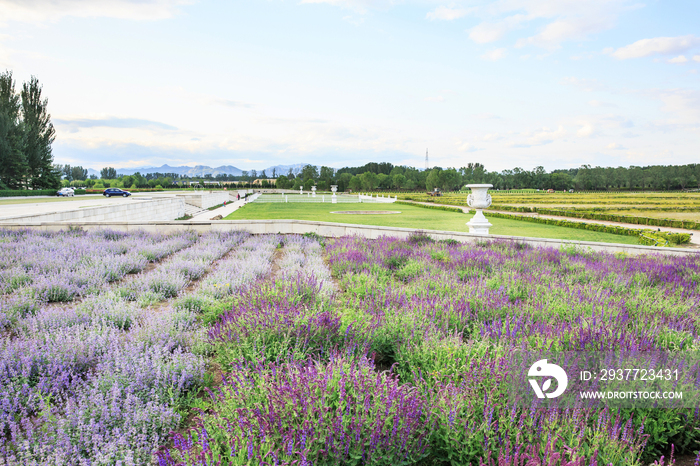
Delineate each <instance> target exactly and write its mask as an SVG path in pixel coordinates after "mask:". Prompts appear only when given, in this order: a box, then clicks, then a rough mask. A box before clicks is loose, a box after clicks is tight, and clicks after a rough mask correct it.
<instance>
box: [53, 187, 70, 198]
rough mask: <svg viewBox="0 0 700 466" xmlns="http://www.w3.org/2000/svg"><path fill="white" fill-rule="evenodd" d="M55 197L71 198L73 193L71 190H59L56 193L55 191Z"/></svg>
mask: <svg viewBox="0 0 700 466" xmlns="http://www.w3.org/2000/svg"><path fill="white" fill-rule="evenodd" d="M56 196H59V197H60V196H66V197H73V196H75V191H74V190H73V188H61V189H59V190H58V191H56Z"/></svg>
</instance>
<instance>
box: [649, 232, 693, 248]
mask: <svg viewBox="0 0 700 466" xmlns="http://www.w3.org/2000/svg"><path fill="white" fill-rule="evenodd" d="M639 242H640V243H641V244H644V245H646V246H671V245H672V244H685V243H689V242H690V234H689V233H668V232H665V231H654V230H642V234H641V235H639Z"/></svg>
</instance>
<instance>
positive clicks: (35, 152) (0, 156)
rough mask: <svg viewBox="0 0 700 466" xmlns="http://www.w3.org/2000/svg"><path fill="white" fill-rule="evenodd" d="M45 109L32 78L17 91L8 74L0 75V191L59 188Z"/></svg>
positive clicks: (45, 105)
mask: <svg viewBox="0 0 700 466" xmlns="http://www.w3.org/2000/svg"><path fill="white" fill-rule="evenodd" d="M47 107H48V99H45V98H42V96H41V85H40V84H39V81H38V79H37V78H36V77H34V76H32V77H31V78H30V80H29V81H28V82H25V83H23V84H22V89H21V91H19V92H17V90H16V89H15V81H14V79H13V77H12V72H11V71H5V72H4V73H0V189H55V188H58V187H60V185H61V174H60V173H59V172H58V170H56V168H55V167H54V166H53V154H52V152H51V144H52V143H53V141H54V139H55V134H56V132H55V130H54V127H53V124H52V123H51V116H50V115H49V113H48V111H47Z"/></svg>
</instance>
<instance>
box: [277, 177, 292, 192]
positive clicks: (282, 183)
mask: <svg viewBox="0 0 700 466" xmlns="http://www.w3.org/2000/svg"><path fill="white" fill-rule="evenodd" d="M275 186H276V187H278V188H280V189H288V188H289V187H290V186H291V184H290V182H289V178H287V177H286V176H284V175H280V176H279V177H277V183H276V184H275Z"/></svg>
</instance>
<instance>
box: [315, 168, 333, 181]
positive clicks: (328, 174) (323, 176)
mask: <svg viewBox="0 0 700 466" xmlns="http://www.w3.org/2000/svg"><path fill="white" fill-rule="evenodd" d="M334 175H335V170H333V169H332V168H331V167H326V166H323V167H321V172H320V173H319V175H318V178H319V180H323V181H325V182H326V184H328V185H330V184H331V181H332V180H333V176H334Z"/></svg>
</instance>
